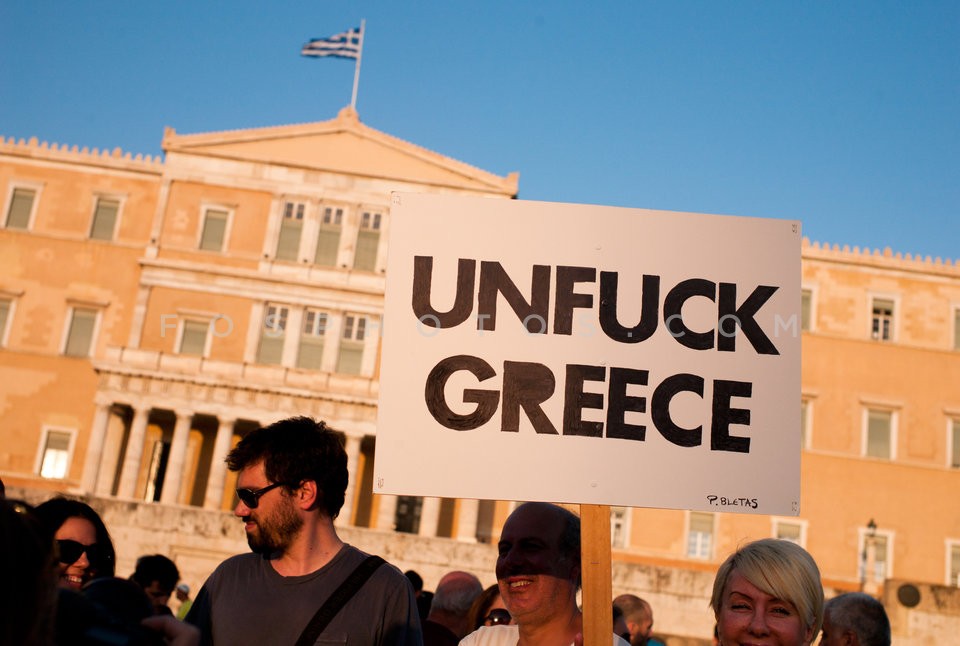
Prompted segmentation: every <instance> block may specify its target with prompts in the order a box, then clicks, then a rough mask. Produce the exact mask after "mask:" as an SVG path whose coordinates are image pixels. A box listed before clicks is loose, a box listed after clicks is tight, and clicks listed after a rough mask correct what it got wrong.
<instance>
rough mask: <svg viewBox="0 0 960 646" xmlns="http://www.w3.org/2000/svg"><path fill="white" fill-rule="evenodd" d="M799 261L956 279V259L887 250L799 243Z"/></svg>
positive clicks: (959, 269)
mask: <svg viewBox="0 0 960 646" xmlns="http://www.w3.org/2000/svg"><path fill="white" fill-rule="evenodd" d="M800 254H801V257H802V258H803V260H823V261H829V262H837V263H844V264H850V265H859V266H867V267H871V268H876V269H887V270H891V269H893V270H901V271H908V272H912V273H923V274H932V275H937V276H945V277H950V278H960V259H958V260H951V259H949V258H948V259H946V260H944V259H942V258H939V257H937V258H931V257H930V256H925V257H922V256H919V255H918V256H913V255H911V254H909V253H908V254H903V253H900V252H899V251H898V252H894V251H893V250H891V249H890V247H886V248H884V249H883V250H882V251H881V250H879V249H866V248H865V249H860V247H853V248H852V249H851V247H850V246H849V245H843V246H842V247H841V246H840V245H837V244H833V245H831V244H829V243H820V242H810V240H809V239H808V238H804V239H803V247H802V249H801V252H800Z"/></svg>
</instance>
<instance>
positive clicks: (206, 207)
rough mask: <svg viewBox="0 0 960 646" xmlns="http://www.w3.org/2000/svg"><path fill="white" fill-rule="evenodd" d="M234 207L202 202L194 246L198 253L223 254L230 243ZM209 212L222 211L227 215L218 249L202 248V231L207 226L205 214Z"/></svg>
mask: <svg viewBox="0 0 960 646" xmlns="http://www.w3.org/2000/svg"><path fill="white" fill-rule="evenodd" d="M235 210H236V207H233V206H230V205H227V204H221V203H219V202H203V203H202V204H201V205H200V226H199V227H197V241H196V244H195V245H194V246H195V247H196V248H197V250H198V251H204V252H207V253H224V252H225V251H226V250H227V248H228V246H229V242H230V233H231V232H232V231H233V217H234V211H235ZM210 211H223V212H225V213H226V214H227V221H226V222H225V223H224V225H223V240H221V241H220V248H219V249H204V248H203V246H202V245H203V230H204V229H205V228H206V226H207V213H209V212H210Z"/></svg>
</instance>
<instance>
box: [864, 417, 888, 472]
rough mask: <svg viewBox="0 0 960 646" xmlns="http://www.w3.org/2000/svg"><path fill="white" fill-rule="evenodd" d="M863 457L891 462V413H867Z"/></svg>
mask: <svg viewBox="0 0 960 646" xmlns="http://www.w3.org/2000/svg"><path fill="white" fill-rule="evenodd" d="M864 455H866V456H867V457H871V458H880V459H883V460H892V459H893V458H894V455H893V413H891V412H890V411H885V410H868V411H867V429H866V437H865V438H864Z"/></svg>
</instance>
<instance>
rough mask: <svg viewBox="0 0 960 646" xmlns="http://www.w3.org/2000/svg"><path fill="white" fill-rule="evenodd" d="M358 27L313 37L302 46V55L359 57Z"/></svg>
mask: <svg viewBox="0 0 960 646" xmlns="http://www.w3.org/2000/svg"><path fill="white" fill-rule="evenodd" d="M360 33H361V32H360V27H355V28H353V29H348V30H347V31H345V32H343V33H342V34H335V35H333V36H328V37H327V38H314V39H313V40H311V41H310V42H309V43H307V44H306V45H304V46H303V49H301V50H300V53H301V54H302V55H303V56H337V57H338V58H353V59H356V58H359V57H360Z"/></svg>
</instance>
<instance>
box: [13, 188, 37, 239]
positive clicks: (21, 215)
mask: <svg viewBox="0 0 960 646" xmlns="http://www.w3.org/2000/svg"><path fill="white" fill-rule="evenodd" d="M36 197H37V192H36V191H35V190H33V189H32V188H15V189H13V197H12V198H11V200H10V208H9V210H8V211H7V221H6V227H7V228H8V229H26V228H27V227H28V226H30V212H31V211H32V210H33V200H34V199H36Z"/></svg>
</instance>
